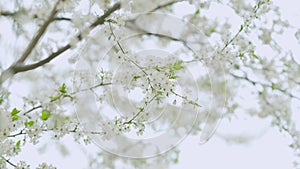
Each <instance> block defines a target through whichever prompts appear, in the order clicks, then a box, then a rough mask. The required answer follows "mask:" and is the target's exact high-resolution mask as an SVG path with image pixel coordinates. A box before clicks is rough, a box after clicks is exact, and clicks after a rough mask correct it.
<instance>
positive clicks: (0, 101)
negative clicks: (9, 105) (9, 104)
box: [0, 97, 4, 105]
mask: <svg viewBox="0 0 300 169" xmlns="http://www.w3.org/2000/svg"><path fill="white" fill-rule="evenodd" d="M3 101H4V99H3V98H2V97H1V98H0V105H1V104H2V103H3Z"/></svg>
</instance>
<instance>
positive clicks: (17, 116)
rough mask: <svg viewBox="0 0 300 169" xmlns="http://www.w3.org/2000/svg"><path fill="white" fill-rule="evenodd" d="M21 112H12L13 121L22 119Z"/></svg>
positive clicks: (15, 110)
mask: <svg viewBox="0 0 300 169" xmlns="http://www.w3.org/2000/svg"><path fill="white" fill-rule="evenodd" d="M19 112H20V110H18V109H16V108H14V109H13V110H12V111H11V112H10V114H11V116H12V120H13V121H16V120H18V119H19V118H20V116H19V115H18V113H19Z"/></svg>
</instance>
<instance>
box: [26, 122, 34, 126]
mask: <svg viewBox="0 0 300 169" xmlns="http://www.w3.org/2000/svg"><path fill="white" fill-rule="evenodd" d="M24 125H25V127H31V126H33V125H34V121H26V122H25V123H24Z"/></svg>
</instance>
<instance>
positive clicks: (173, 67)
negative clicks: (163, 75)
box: [168, 60, 184, 79]
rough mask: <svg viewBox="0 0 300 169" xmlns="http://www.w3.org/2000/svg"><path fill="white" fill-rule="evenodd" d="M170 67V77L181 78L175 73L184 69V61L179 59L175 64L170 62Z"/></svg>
mask: <svg viewBox="0 0 300 169" xmlns="http://www.w3.org/2000/svg"><path fill="white" fill-rule="evenodd" d="M168 68H169V72H170V76H169V79H177V78H179V76H177V75H176V74H175V71H178V70H182V69H184V66H183V61H182V60H179V61H177V62H175V63H173V64H169V65H168Z"/></svg>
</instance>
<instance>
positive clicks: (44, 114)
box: [41, 110, 51, 121]
mask: <svg viewBox="0 0 300 169" xmlns="http://www.w3.org/2000/svg"><path fill="white" fill-rule="evenodd" d="M50 115H51V112H49V111H47V110H42V115H41V120H44V121H45V120H47V119H48V118H49V117H50Z"/></svg>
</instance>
